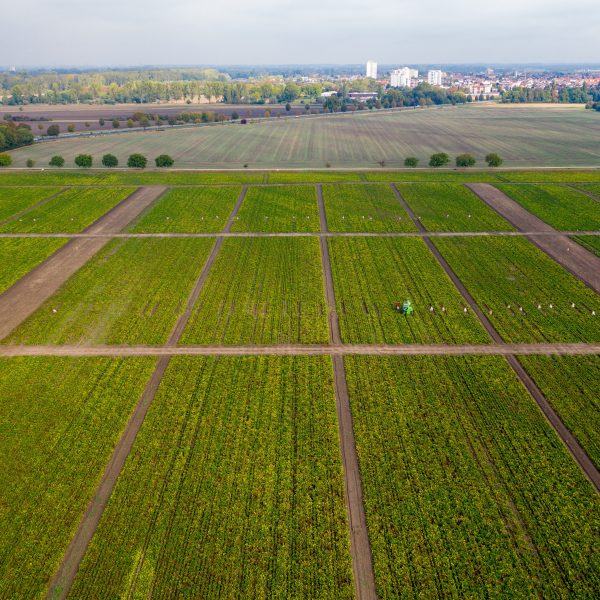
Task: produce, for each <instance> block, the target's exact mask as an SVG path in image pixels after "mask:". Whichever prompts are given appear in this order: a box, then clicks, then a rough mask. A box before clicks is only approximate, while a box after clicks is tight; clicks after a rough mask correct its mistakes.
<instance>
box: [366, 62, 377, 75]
mask: <svg viewBox="0 0 600 600" xmlns="http://www.w3.org/2000/svg"><path fill="white" fill-rule="evenodd" d="M367 77H370V78H371V79H377V63H376V62H375V61H374V60H369V61H368V62H367Z"/></svg>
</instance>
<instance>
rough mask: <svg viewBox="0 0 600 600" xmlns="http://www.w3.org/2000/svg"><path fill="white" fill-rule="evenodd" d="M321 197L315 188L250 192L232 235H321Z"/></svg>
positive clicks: (272, 189) (261, 188)
mask: <svg viewBox="0 0 600 600" xmlns="http://www.w3.org/2000/svg"><path fill="white" fill-rule="evenodd" d="M319 228H320V225H319V208H318V204H317V194H316V191H315V188H314V187H312V186H293V185H290V186H275V187H255V188H250V189H249V190H248V193H247V194H246V197H245V198H244V201H243V202H242V205H241V207H240V210H239V212H238V215H237V216H236V218H235V221H234V223H233V227H232V231H319Z"/></svg>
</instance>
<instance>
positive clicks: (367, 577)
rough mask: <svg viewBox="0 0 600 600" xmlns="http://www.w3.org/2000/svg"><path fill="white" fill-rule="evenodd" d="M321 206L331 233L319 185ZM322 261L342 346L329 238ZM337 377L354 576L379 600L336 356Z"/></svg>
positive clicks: (333, 330)
mask: <svg viewBox="0 0 600 600" xmlns="http://www.w3.org/2000/svg"><path fill="white" fill-rule="evenodd" d="M317 197H318V202H319V220H320V225H321V231H322V232H326V231H327V229H328V228H327V215H326V212H325V204H324V202H323V189H322V187H321V185H317ZM320 244H321V259H322V263H323V276H324V280H325V297H326V300H327V306H328V309H329V310H328V320H329V337H330V342H331V343H332V344H334V345H338V346H339V345H340V344H341V336H340V325H339V321H338V317H337V313H336V306H335V292H334V287H333V276H332V274H331V263H330V260H329V248H328V245H327V238H325V237H321V238H320ZM333 376H334V384H335V401H336V402H335V403H336V410H337V417H338V427H339V435H340V451H341V454H342V463H343V465H344V496H345V499H346V512H347V514H348V526H349V529H350V553H351V555H352V572H353V575H354V589H355V592H356V597H357V599H358V600H375V599H376V598H377V593H376V590H375V573H374V571H373V556H372V554H371V543H370V541H369V532H368V530H367V517H366V514H365V506H364V502H363V487H362V480H361V476H360V467H359V464H358V454H357V452H356V442H355V439H354V426H353V422H352V410H351V408H350V396H349V394H348V385H347V383H346V370H345V368H344V358H343V356H342V355H341V354H335V355H334V356H333Z"/></svg>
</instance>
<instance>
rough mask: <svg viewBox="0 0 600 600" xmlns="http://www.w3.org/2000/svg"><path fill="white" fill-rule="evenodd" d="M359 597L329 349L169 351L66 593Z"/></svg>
mask: <svg viewBox="0 0 600 600" xmlns="http://www.w3.org/2000/svg"><path fill="white" fill-rule="evenodd" d="M149 595H152V596H155V597H161V598H163V597H180V598H183V597H187V598H267V597H268V598H306V599H311V598H331V599H338V598H341V599H344V598H352V597H353V590H352V572H351V567H350V553H349V537H348V529H347V523H346V515H345V507H344V487H343V473H342V466H341V460H340V450H339V444H338V430H337V420H336V413H335V399H334V395H333V382H332V366H331V359H330V358H329V357H222V358H191V357H185V358H176V359H173V360H172V362H171V364H170V366H169V368H168V370H167V373H166V375H165V378H164V380H163V383H162V385H161V387H160V389H159V391H158V395H157V397H156V398H155V400H154V402H153V403H152V406H151V407H150V411H149V413H148V415H147V417H146V420H145V422H144V424H143V426H142V429H141V431H140V433H139V435H138V438H137V440H136V443H135V447H134V448H133V451H132V453H131V455H130V457H129V459H128V461H127V463H126V465H125V468H124V470H123V472H122V474H121V477H120V478H119V481H118V483H117V486H116V489H115V491H114V494H113V496H112V498H111V500H110V502H109V505H108V507H107V509H106V511H105V513H104V516H103V519H102V521H101V523H100V526H99V528H98V530H97V532H96V535H95V537H94V538H93V540H92V543H91V545H90V547H89V549H88V552H87V555H86V556H85V558H84V560H83V563H82V565H81V568H80V570H79V574H78V576H77V579H76V580H75V584H74V586H73V588H72V590H71V595H70V596H69V597H72V598H77V599H88V598H89V599H92V598H100V597H110V598H127V597H135V598H137V597H140V598H141V597H148V596H149Z"/></svg>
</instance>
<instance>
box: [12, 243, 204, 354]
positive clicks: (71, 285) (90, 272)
mask: <svg viewBox="0 0 600 600" xmlns="http://www.w3.org/2000/svg"><path fill="white" fill-rule="evenodd" d="M213 243H214V240H211V239H210V238H175V239H160V238H159V239H140V238H134V239H130V240H126V239H122V238H120V239H117V240H114V241H112V242H110V243H109V244H108V245H107V246H106V247H105V248H104V249H103V250H102V251H101V252H100V253H99V254H98V255H97V256H96V257H95V258H94V259H92V260H91V261H90V262H88V263H87V264H86V265H85V266H84V267H83V268H82V269H81V270H80V271H79V272H78V273H76V274H75V275H74V276H73V277H72V278H71V279H69V280H68V281H67V283H65V284H64V286H63V287H62V288H61V289H60V290H59V291H58V292H56V294H54V295H53V296H52V297H51V298H49V299H48V300H47V301H46V302H45V303H44V304H43V305H42V306H41V307H40V308H39V310H38V311H36V312H35V313H34V314H33V315H31V316H30V317H29V318H28V319H27V320H25V321H24V323H23V324H22V325H21V326H20V327H18V328H17V329H16V330H15V331H14V332H13V333H12V334H11V335H10V336H9V337H8V338H6V340H5V341H6V342H11V343H20V344H42V343H47V344H161V343H166V341H167V338H168V336H169V332H170V331H171V329H172V328H173V326H174V325H175V322H176V320H177V317H178V316H179V315H180V314H181V313H182V312H183V311H184V309H185V303H186V299H187V296H188V295H189V293H190V292H191V289H192V287H193V285H194V282H195V280H196V278H197V277H198V275H199V274H200V271H201V270H202V267H203V265H204V263H205V261H206V259H207V257H208V254H209V252H210V248H211V246H212V244H213Z"/></svg>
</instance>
